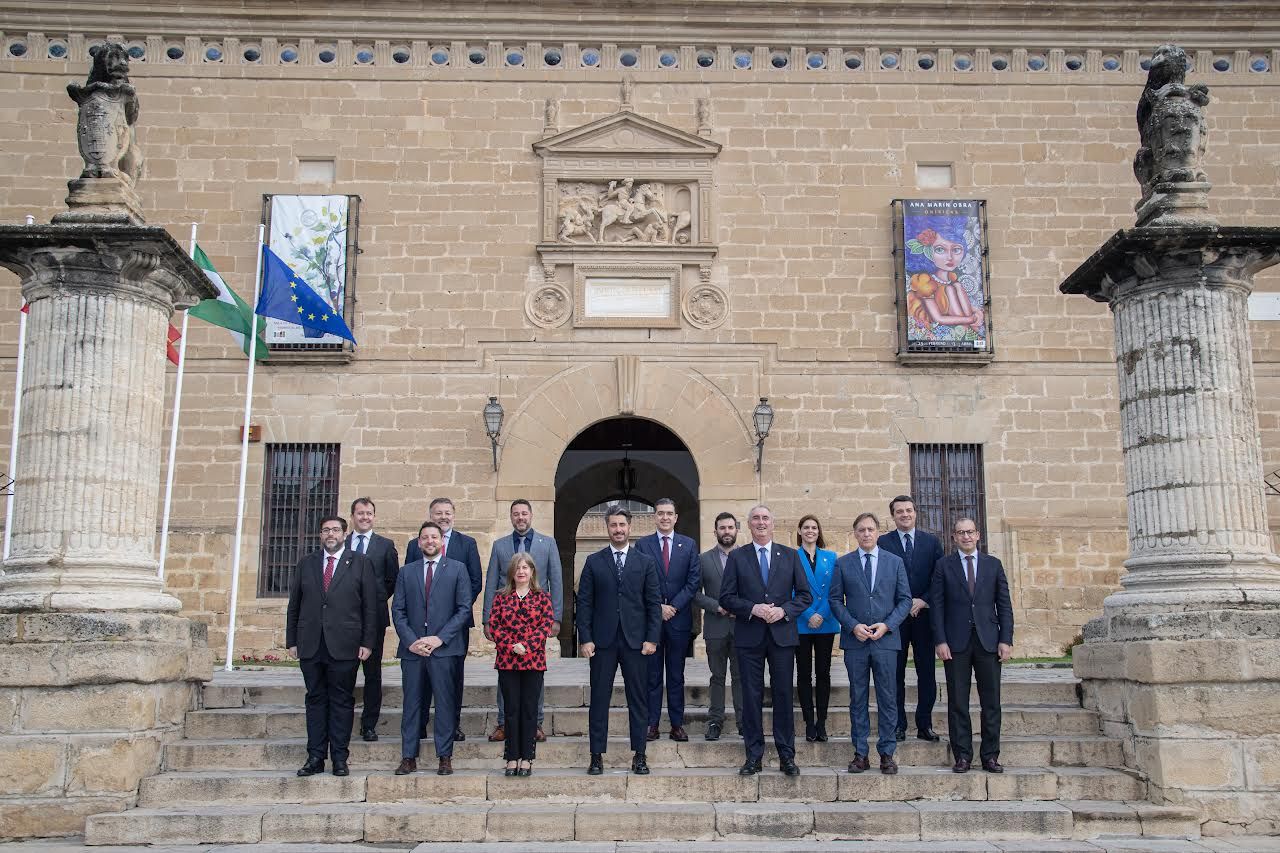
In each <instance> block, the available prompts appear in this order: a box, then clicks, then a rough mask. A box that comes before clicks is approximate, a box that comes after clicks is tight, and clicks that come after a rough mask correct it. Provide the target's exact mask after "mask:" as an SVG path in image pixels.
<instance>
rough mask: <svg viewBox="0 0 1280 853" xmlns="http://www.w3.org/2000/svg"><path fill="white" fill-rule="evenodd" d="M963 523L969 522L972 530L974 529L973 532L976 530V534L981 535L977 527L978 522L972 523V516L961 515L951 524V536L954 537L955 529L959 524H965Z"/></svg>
mask: <svg viewBox="0 0 1280 853" xmlns="http://www.w3.org/2000/svg"><path fill="white" fill-rule="evenodd" d="M965 521H967V522H969V523H970V524H972V525H973V529H974V530H976V531H978V533H982V530H981V529H980V528H979V527H978V522H976V521H974V519H973V517H972V516H968V515H962V516H960V517H959V518H957V519H956V520H955V521H953V522H951V534H952V535H953V536H954V535H955V532H956V528H957V527H959V526H960V524H961V523H962V522H965Z"/></svg>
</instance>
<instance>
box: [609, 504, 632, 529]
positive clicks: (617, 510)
mask: <svg viewBox="0 0 1280 853" xmlns="http://www.w3.org/2000/svg"><path fill="white" fill-rule="evenodd" d="M615 515H620V516H622V517H623V518H625V519H626V520H627V524H630V523H631V510H629V509H627V508H626V507H625V506H623V505H622V504H614V505H613V506H611V507H609V508H608V509H606V510H605V511H604V523H605V524H608V523H609V519H611V518H613V517H614V516H615Z"/></svg>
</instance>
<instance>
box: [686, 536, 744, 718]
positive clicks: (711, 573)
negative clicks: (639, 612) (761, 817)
mask: <svg viewBox="0 0 1280 853" xmlns="http://www.w3.org/2000/svg"><path fill="white" fill-rule="evenodd" d="M737 541H738V519H736V518H734V515H733V513H731V512H722V513H720V514H719V515H717V516H716V547H714V548H711V549H709V550H706V551H703V552H702V555H701V557H700V558H699V560H700V563H701V569H702V592H700V593H698V595H697V599H696V600H697V602H698V606H699V607H701V608H702V611H703V614H702V620H703V621H702V638H703V641H704V642H705V643H706V645H707V666H708V667H710V668H711V697H710V700H711V704H710V707H709V708H708V717H707V733H706V735H705V737H706V739H707V740H719V739H720V732H721V730H723V728H724V677H725V671H726V669H727V670H729V671H730V674H731V678H732V682H733V713H734V714H735V715H736V716H737V718H738V734H742V717H741V716H740V715H741V714H742V680H741V679H740V678H739V677H738V656H737V655H735V654H734V652H733V614H732V613H730V612H729V611H727V610H725V609H724V608H723V607H721V606H720V584H721V581H722V580H723V578H724V568H725V564H726V563H728V562H729V554H730V553H731V552H732V551H733V546H734V545H735V544H736V543H737Z"/></svg>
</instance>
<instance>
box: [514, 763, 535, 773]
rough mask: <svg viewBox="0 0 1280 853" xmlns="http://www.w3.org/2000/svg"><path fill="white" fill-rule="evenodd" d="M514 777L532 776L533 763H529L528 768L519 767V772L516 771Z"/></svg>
mask: <svg viewBox="0 0 1280 853" xmlns="http://www.w3.org/2000/svg"><path fill="white" fill-rule="evenodd" d="M516 775H517V776H532V775H533V762H532V761H530V762H529V766H528V767H521V768H520V769H519V770H517V771H516Z"/></svg>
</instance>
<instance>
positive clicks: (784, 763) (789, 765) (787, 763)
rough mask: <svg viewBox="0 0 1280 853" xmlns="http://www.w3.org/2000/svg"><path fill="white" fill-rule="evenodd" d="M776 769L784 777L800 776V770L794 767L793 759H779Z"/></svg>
mask: <svg viewBox="0 0 1280 853" xmlns="http://www.w3.org/2000/svg"><path fill="white" fill-rule="evenodd" d="M778 769H779V770H781V771H782V773H783V775H785V776H799V775H800V768H799V766H797V765H796V762H795V759H794V758H779V759H778Z"/></svg>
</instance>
